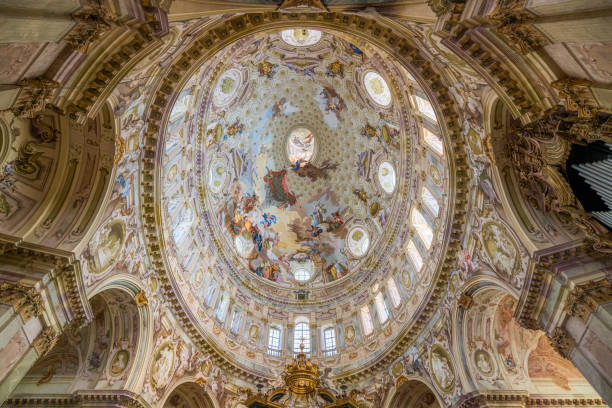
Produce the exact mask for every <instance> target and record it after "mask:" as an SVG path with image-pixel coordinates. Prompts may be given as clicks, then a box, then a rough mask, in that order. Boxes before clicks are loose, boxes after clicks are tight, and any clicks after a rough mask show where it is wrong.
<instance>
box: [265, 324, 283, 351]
mask: <svg viewBox="0 0 612 408" xmlns="http://www.w3.org/2000/svg"><path fill="white" fill-rule="evenodd" d="M280 352H281V329H280V328H279V327H276V326H270V332H269V333H268V354H270V355H271V356H274V357H280Z"/></svg>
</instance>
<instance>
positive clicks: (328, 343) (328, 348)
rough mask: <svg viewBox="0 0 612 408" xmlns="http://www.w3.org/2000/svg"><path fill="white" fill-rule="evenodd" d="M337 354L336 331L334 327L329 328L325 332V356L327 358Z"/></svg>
mask: <svg viewBox="0 0 612 408" xmlns="http://www.w3.org/2000/svg"><path fill="white" fill-rule="evenodd" d="M335 354H336V330H335V329H334V328H333V327H327V328H326V329H324V330H323V355H324V356H325V357H329V356H333V355H335Z"/></svg>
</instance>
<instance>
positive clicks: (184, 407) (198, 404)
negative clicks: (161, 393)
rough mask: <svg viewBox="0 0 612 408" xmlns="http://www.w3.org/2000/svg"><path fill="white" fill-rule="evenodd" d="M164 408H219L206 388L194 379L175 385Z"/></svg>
mask: <svg viewBox="0 0 612 408" xmlns="http://www.w3.org/2000/svg"><path fill="white" fill-rule="evenodd" d="M163 401H164V403H163V404H160V405H159V406H160V407H163V408H217V406H216V404H215V403H214V398H211V397H210V396H209V395H208V393H207V392H206V390H205V388H204V387H203V386H202V385H200V384H199V383H197V382H195V381H194V380H193V379H187V380H185V381H182V382H180V383H178V384H176V385H175V387H174V388H172V390H171V391H170V392H169V393H168V396H167V397H166V399H165V400H163Z"/></svg>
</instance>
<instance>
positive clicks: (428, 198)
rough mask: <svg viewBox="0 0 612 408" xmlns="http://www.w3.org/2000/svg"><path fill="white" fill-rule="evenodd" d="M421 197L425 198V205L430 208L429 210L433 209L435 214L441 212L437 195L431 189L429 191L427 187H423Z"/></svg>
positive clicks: (432, 211)
mask: <svg viewBox="0 0 612 408" xmlns="http://www.w3.org/2000/svg"><path fill="white" fill-rule="evenodd" d="M421 199H422V200H423V203H425V206H426V207H427V208H429V211H431V213H432V214H433V215H435V216H437V215H438V213H439V212H440V205H439V204H438V200H436V197H434V196H433V194H431V191H429V189H428V188H427V187H423V188H422V189H421Z"/></svg>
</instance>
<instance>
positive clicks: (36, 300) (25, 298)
mask: <svg viewBox="0 0 612 408" xmlns="http://www.w3.org/2000/svg"><path fill="white" fill-rule="evenodd" d="M0 303H5V304H9V305H12V306H13V309H15V311H16V312H17V313H19V314H20V315H21V317H22V318H23V321H24V322H26V321H28V320H30V318H32V317H37V316H40V315H41V313H42V311H43V305H42V298H41V296H40V293H38V292H37V291H36V289H35V288H33V287H29V286H25V285H23V284H21V283H19V282H9V281H4V282H2V283H0Z"/></svg>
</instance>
